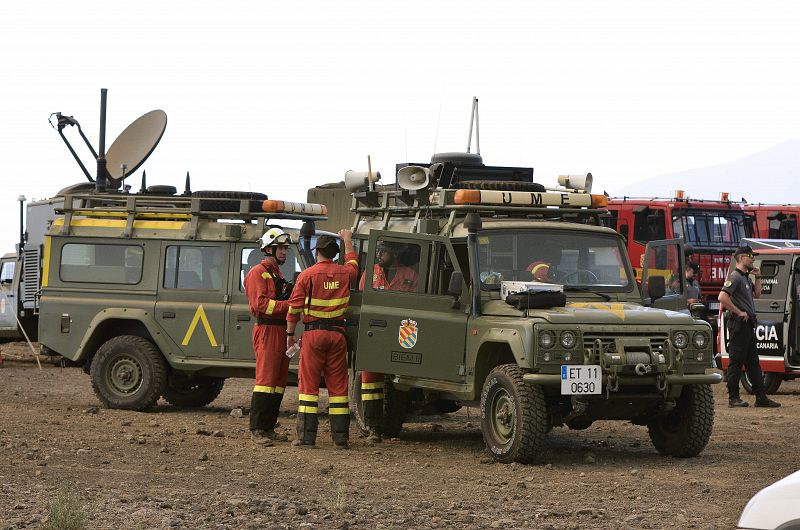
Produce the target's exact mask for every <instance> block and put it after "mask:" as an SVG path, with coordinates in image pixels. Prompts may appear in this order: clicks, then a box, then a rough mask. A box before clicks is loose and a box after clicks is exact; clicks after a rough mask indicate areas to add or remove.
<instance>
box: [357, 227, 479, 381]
mask: <svg viewBox="0 0 800 530" xmlns="http://www.w3.org/2000/svg"><path fill="white" fill-rule="evenodd" d="M385 245H390V246H394V248H395V249H401V251H400V252H399V254H398V256H397V260H398V261H399V265H400V266H402V267H403V269H402V271H397V272H395V275H396V276H395V277H394V284H395V285H394V287H393V288H391V289H388V288H387V289H379V288H377V287H378V286H379V283H380V282H381V281H382V279H383V278H386V275H385V273H384V272H383V270H384V269H382V268H381V267H380V265H379V264H378V263H379V261H380V254H379V252H381V253H383V252H384V251H381V250H379V248H380V246H385ZM368 248H369V249H375V250H373V251H371V252H368V253H367V255H366V259H365V267H364V271H365V272H364V274H363V278H364V281H363V296H362V303H361V313H360V317H359V327H358V349H357V352H356V354H355V358H354V366H355V369H356V370H367V371H372V372H379V373H386V374H394V375H401V376H411V377H425V378H430V379H438V380H447V381H463V379H464V369H463V366H464V351H465V343H466V332H467V315H466V314H465V312H464V309H463V308H457V307H454V306H455V304H454V303H453V297H452V296H450V295H448V294H447V287H448V283H449V278H450V275H451V274H452V272H453V271H455V270H460V268H459V266H458V261H457V259H456V256H455V253H454V252H453V248H452V245H451V243H450V241H449V240H448V239H447V238H442V237H439V236H434V235H422V234H414V235H408V236H404V235H399V234H396V233H392V232H385V231H375V230H373V231H371V232H370V238H369V244H368ZM397 275H399V276H397Z"/></svg>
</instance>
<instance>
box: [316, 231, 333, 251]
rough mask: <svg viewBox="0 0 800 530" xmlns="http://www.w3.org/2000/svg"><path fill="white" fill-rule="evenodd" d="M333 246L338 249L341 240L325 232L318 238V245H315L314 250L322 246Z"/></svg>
mask: <svg viewBox="0 0 800 530" xmlns="http://www.w3.org/2000/svg"><path fill="white" fill-rule="evenodd" d="M331 246H334V247H336V248H337V249H338V248H339V241H338V240H337V239H336V238H335V237H333V236H329V235H327V234H325V235H321V236H319V238H317V246H315V247H314V248H313V249H312V250H319V249H321V248H327V247H331Z"/></svg>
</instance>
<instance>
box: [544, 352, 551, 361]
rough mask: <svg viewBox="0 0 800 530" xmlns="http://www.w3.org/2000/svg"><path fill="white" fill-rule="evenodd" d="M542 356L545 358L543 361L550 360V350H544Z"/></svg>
mask: <svg viewBox="0 0 800 530" xmlns="http://www.w3.org/2000/svg"><path fill="white" fill-rule="evenodd" d="M542 358H543V359H544V360H545V362H550V352H549V351H546V352H544V355H543V356H542Z"/></svg>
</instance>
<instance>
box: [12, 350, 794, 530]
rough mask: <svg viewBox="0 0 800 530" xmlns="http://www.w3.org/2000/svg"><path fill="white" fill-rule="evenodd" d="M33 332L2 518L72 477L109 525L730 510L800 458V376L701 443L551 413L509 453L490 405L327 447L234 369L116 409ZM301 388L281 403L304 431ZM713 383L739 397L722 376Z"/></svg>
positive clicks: (458, 520) (707, 521)
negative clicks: (254, 439) (297, 415)
mask: <svg viewBox="0 0 800 530" xmlns="http://www.w3.org/2000/svg"><path fill="white" fill-rule="evenodd" d="M23 346H24V345H23V344H19V343H13V344H5V345H3V346H2V348H3V353H4V354H5V355H6V360H5V364H4V366H3V367H1V368H0V529H17V528H38V527H39V526H41V525H42V524H43V523H45V522H46V520H47V516H48V513H49V506H50V504H51V502H52V501H53V499H55V498H56V496H57V495H58V494H59V492H63V491H64V490H65V489H70V490H72V491H74V492H75V493H76V494H77V495H78V496H79V498H80V502H81V504H82V506H83V508H82V510H83V511H84V513H86V514H88V515H89V517H90V519H91V520H92V523H91V525H90V527H92V528H96V529H101V528H102V529H105V528H109V529H111V528H114V529H117V528H139V529H149V528H187V529H188V528H237V529H238V528H245V529H247V528H252V529H256V528H258V529H265V528H266V529H270V528H293V529H294V528H297V529H316V528H319V529H323V528H333V529H343V528H355V529H359V528H363V529H395V528H396V529H404V530H405V529H411V528H420V529H438V528H459V529H480V528H731V527H733V526H735V524H736V521H737V520H738V516H739V514H740V513H741V510H742V508H743V507H744V505H745V504H746V502H747V500H748V499H749V498H750V497H751V496H752V495H753V494H754V493H755V492H757V491H758V490H759V489H761V488H763V487H764V486H766V485H768V484H770V483H772V482H774V481H775V480H777V479H779V478H781V477H783V476H785V475H788V474H789V473H792V472H794V471H795V470H796V469H797V468H798V465H797V464H796V463H795V462H796V459H797V454H796V453H797V450H796V439H797V424H798V422H800V394H799V392H800V384H798V383H794V382H792V383H785V384H784V386H783V387H781V390H780V393H779V394H778V396H776V399H777V400H778V401H780V402H781V403H782V404H783V407H782V408H780V409H756V408H753V407H750V408H748V409H729V408H727V406H724V407H719V408H718V409H717V416H716V420H715V425H714V433H713V435H712V438H711V442H710V443H709V445H708V447H707V448H706V450H705V451H704V452H703V453H702V454H701V455H700V456H699V457H697V458H691V459H676V458H668V457H663V456H661V455H659V454H658V453H657V452H656V451H655V449H653V447H652V445H651V444H650V440H649V438H648V435H647V431H646V429H645V428H643V427H636V426H633V425H629V424H626V423H623V422H598V423H596V424H595V425H593V426H592V427H590V428H589V429H587V430H584V431H569V430H565V429H555V430H554V431H553V432H551V433H550V435H549V437H548V439H547V447H546V452H545V454H544V455H543V458H542V460H541V463H539V464H537V465H531V466H524V465H518V464H512V465H502V464H496V463H493V461H492V460H491V459H490V458H489V457H488V455H487V453H485V452H484V449H483V440H482V438H481V434H480V430H479V428H478V426H479V417H478V411H477V410H476V409H468V408H464V409H461V410H460V411H459V412H457V413H454V414H450V415H447V416H437V417H425V418H417V420H418V421H414V422H413V423H409V424H408V425H407V426H406V428H405V429H404V430H403V433H402V434H401V436H400V438H399V439H393V440H387V441H385V442H384V443H383V444H380V445H376V446H372V447H370V446H368V445H366V443H365V442H364V440H363V439H362V438H360V437H359V436H358V434H357V433H356V430H355V428H354V427H353V430H352V433H351V440H352V442H353V443H352V448H351V450H349V451H337V450H334V449H333V447H332V444H331V441H330V434H329V431H328V429H327V421H326V420H325V419H324V418H323V419H322V420H321V422H320V435H319V438H318V444H319V448H318V449H315V450H303V449H295V448H292V447H290V445H289V444H288V443H279V444H277V445H276V446H275V447H270V448H264V447H259V446H255V445H253V444H252V443H251V442H250V440H249V433H248V431H247V417H246V416H243V417H237V416H236V411H234V415H232V414H231V412H232V410H233V409H235V408H236V407H247V406H249V399H250V390H251V384H252V383H251V381H247V380H228V381H227V382H226V385H225V388H224V390H223V392H222V394H221V396H220V397H219V398H218V399H217V401H215V402H214V403H213V405H212V406H211V407H206V408H204V409H199V410H181V409H176V408H174V407H172V406H170V405H168V404H166V403H164V402H163V401H162V402H159V405H158V406H157V408H156V409H155V410H154V411H152V412H149V413H137V412H128V411H119V410H108V409H104V408H102V407H101V406H100V403H99V401H98V400H97V399H96V398H95V396H94V394H93V393H92V390H91V384H90V381H89V377H88V376H86V375H85V374H84V373H83V372H82V370H81V369H79V368H61V367H57V366H54V365H52V364H44V365H43V370H41V371H40V370H38V368H37V366H36V364H35V363H32V362H30V360H29V359H28V360H21V357H25V355H26V354H25V349H24V348H23ZM296 395H297V394H296V391H295V389H291V390H290V391H288V393H287V399H285V400H284V404H283V407H282V409H283V410H282V414H281V420H280V422H281V424H282V426H281V427H280V429H279V430H283V431H285V432H286V433H287V434H289V435H290V439H291V434H292V431H293V428H294V416H293V414H292V411H293V410H294V407H295V400H296ZM715 398H716V401H717V403H719V404H724V405H727V402H726V399H725V392H724V388H723V387H722V386H721V385H718V386H717V387H716V388H715ZM322 401H323V402H324V401H325V400H324V399H323V400H322ZM751 401H752V399H751ZM353 423H355V422H353Z"/></svg>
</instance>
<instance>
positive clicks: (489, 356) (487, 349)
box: [474, 341, 517, 398]
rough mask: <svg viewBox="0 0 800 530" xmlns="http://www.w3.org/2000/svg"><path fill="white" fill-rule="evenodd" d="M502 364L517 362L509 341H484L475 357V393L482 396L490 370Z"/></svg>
mask: <svg viewBox="0 0 800 530" xmlns="http://www.w3.org/2000/svg"><path fill="white" fill-rule="evenodd" d="M501 364H517V360H516V358H515V356H514V351H513V349H512V346H511V344H509V343H508V342H498V341H491V342H484V343H483V344H481V347H480V348H479V349H478V354H477V356H476V357H475V385H474V388H475V394H476V396H475V397H476V398H477V397H479V396H480V394H481V391H482V389H483V383H484V382H485V381H486V378H487V377H488V376H489V372H491V371H492V370H494V368H495V367H497V366H500V365H501Z"/></svg>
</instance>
